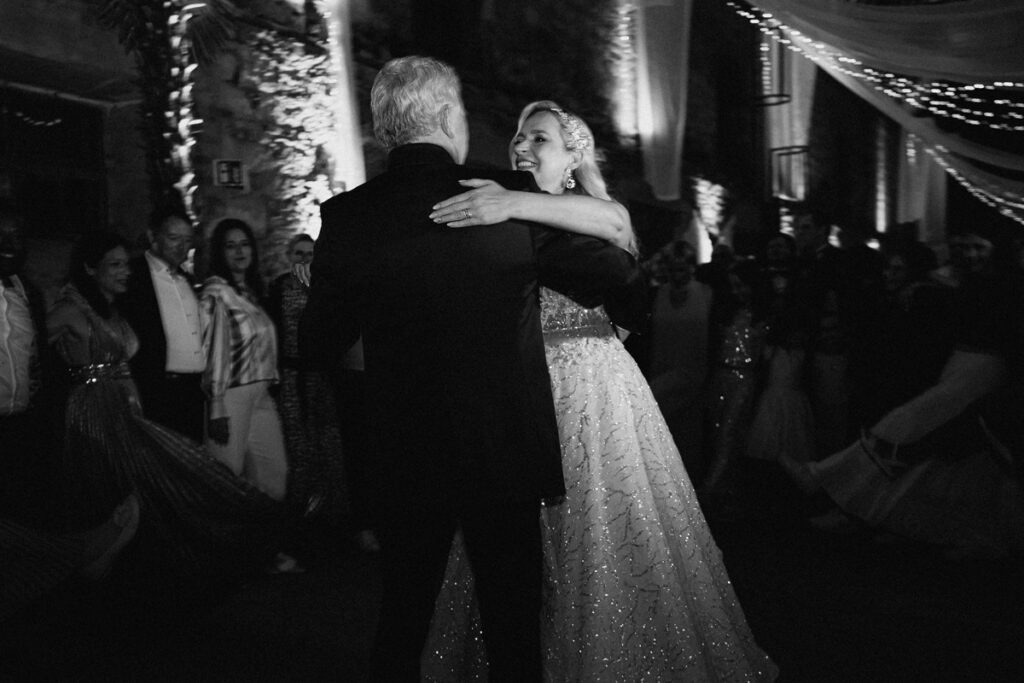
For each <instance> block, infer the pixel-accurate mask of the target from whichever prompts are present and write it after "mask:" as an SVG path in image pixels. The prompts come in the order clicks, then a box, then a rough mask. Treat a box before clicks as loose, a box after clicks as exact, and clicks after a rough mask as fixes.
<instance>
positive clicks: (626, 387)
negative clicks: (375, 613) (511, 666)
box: [423, 289, 777, 683]
mask: <svg viewBox="0 0 1024 683" xmlns="http://www.w3.org/2000/svg"><path fill="white" fill-rule="evenodd" d="M541 318H542V322H543V329H544V338H545V347H546V352H547V360H548V369H549V371H550V374H551V383H552V390H553V394H554V399H555V410H556V414H557V416H558V425H559V431H560V435H561V444H562V462H563V472H564V475H565V484H566V491H567V496H566V501H565V503H563V504H562V505H560V506H558V507H550V508H545V509H544V510H543V511H542V513H541V517H542V524H543V543H544V561H545V567H544V574H545V576H544V584H545V595H544V612H543V615H542V624H543V629H544V632H543V638H544V640H543V642H544V647H545V653H544V654H545V679H546V680H547V681H549V682H552V683H555V682H558V683H560V682H563V681H586V682H587V683H598V682H603V681H608V682H613V681H614V682H618V681H763V680H771V679H773V678H774V677H775V676H776V674H777V670H776V668H775V666H774V664H773V663H772V662H771V661H770V660H769V659H768V657H767V655H765V653H764V652H762V651H761V650H760V649H759V648H758V646H757V644H756V643H755V642H754V638H753V636H752V634H751V632H750V629H749V627H748V626H747V622H746V618H745V617H744V615H743V611H742V609H741V607H740V605H739V603H738V602H737V599H736V595H735V593H734V591H733V588H732V584H731V583H730V581H729V577H728V575H727V573H726V570H725V566H724V565H723V563H722V558H721V553H720V551H719V549H718V547H717V546H716V545H715V542H714V540H713V539H712V537H711V533H710V530H709V529H708V526H707V523H706V522H705V520H704V516H703V514H702V513H701V510H700V507H699V506H698V503H697V496H696V495H695V493H694V491H693V486H692V485H691V483H690V480H689V477H688V476H687V474H686V471H685V469H684V468H683V464H682V461H681V459H680V457H679V452H678V450H677V449H676V447H675V445H674V443H673V442H672V438H671V436H670V435H669V431H668V428H667V427H666V425H665V421H664V419H663V418H662V416H661V413H660V412H659V410H658V408H657V404H656V403H655V401H654V397H653V396H652V394H651V391H650V388H649V387H648V386H647V382H646V381H645V380H644V379H643V376H642V375H641V373H640V370H639V368H638V367H637V365H636V363H635V362H634V361H633V359H632V357H631V356H629V354H628V352H627V351H626V350H625V349H624V348H623V346H622V344H621V343H620V341H619V339H618V338H617V337H616V335H615V332H614V330H613V328H612V326H611V324H610V323H609V321H608V317H607V315H606V314H605V313H604V310H603V309H602V308H596V309H585V308H582V307H580V306H579V305H577V304H575V303H574V302H573V301H571V300H570V299H568V298H566V297H564V296H562V295H561V294H558V293H556V292H553V291H550V290H546V289H545V290H542V296H541ZM485 659H486V658H485V656H484V654H483V646H482V640H481V638H480V635H479V617H478V616H477V615H476V609H475V605H474V603H473V589H472V573H471V571H470V570H469V564H468V561H467V558H466V556H465V553H464V551H463V549H462V544H461V540H460V539H459V538H458V537H456V541H455V543H454V544H453V547H452V552H451V555H450V556H449V565H448V570H447V573H446V576H445V583H444V586H443V588H442V590H441V593H440V595H439V597H438V601H437V608H436V611H435V615H434V623H433V624H432V627H431V633H430V636H429V640H428V642H427V647H426V648H425V650H424V657H423V678H424V679H425V680H432V681H464V680H474V679H480V680H483V679H485V677H486V676H485V670H486V661H485Z"/></svg>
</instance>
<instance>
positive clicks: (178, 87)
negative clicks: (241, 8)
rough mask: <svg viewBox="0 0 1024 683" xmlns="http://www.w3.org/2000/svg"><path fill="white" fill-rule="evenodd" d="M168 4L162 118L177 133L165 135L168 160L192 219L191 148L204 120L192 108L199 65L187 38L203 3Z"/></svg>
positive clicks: (193, 213)
mask: <svg viewBox="0 0 1024 683" xmlns="http://www.w3.org/2000/svg"><path fill="white" fill-rule="evenodd" d="M168 7H172V8H174V7H177V9H172V11H171V12H170V13H169V14H168V16H167V28H168V33H169V34H170V39H171V40H170V45H171V55H172V59H173V62H174V65H173V66H172V67H171V80H172V83H173V86H174V87H173V88H172V90H171V93H170V96H169V97H168V109H167V111H165V112H164V118H165V119H166V120H167V123H168V125H169V127H170V129H171V130H172V131H175V132H176V133H177V135H174V134H173V133H171V134H165V136H166V137H168V138H169V139H170V140H171V160H172V162H173V164H174V167H175V169H176V170H177V172H178V173H179V174H180V175H179V177H178V181H177V182H176V183H174V187H175V189H177V190H178V193H179V194H180V195H181V198H182V201H183V203H184V205H185V210H186V211H187V212H188V214H189V216H191V217H192V218H193V219H195V207H194V201H193V200H194V197H195V192H196V188H197V187H198V185H197V178H196V174H195V173H194V172H193V164H192V149H193V148H194V147H195V144H196V135H197V134H198V133H199V131H201V130H202V125H203V120H202V119H201V118H197V117H196V116H195V113H194V109H193V99H192V84H191V81H192V75H193V74H194V73H195V69H196V67H197V66H198V65H197V64H196V61H195V58H194V57H193V54H192V43H191V41H190V40H189V38H188V35H187V32H186V31H187V29H188V22H189V19H191V17H192V15H193V14H195V13H197V12H199V11H201V10H203V9H205V8H206V3H205V2H194V3H189V4H184V5H183V3H182V2H181V1H180V0H176V1H175V2H173V3H169V4H168Z"/></svg>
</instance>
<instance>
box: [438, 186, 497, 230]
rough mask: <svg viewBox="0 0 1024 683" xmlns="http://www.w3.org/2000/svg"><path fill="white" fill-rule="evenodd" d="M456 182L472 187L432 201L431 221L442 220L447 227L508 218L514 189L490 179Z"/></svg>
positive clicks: (463, 226) (479, 223)
mask: <svg viewBox="0 0 1024 683" xmlns="http://www.w3.org/2000/svg"><path fill="white" fill-rule="evenodd" d="M459 184H460V185H462V186H463V187H472V188H474V189H472V190H470V191H469V192H463V193H462V194H457V195H455V196H454V197H449V198H448V199H446V200H444V201H443V202H438V203H437V204H435V205H434V206H433V209H434V210H433V212H432V213H431V214H430V219H431V220H432V221H434V222H435V223H446V224H447V225H448V227H449V228H468V227H469V226H471V225H494V224H495V223H504V222H505V221H507V220H508V219H509V218H511V217H512V202H513V201H514V197H515V193H514V192H511V191H509V190H506V189H505V188H504V187H502V186H501V185H499V184H498V183H496V182H494V181H493V180H482V179H480V178H470V179H469V180H460V181H459Z"/></svg>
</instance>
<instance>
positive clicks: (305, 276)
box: [292, 263, 309, 287]
mask: <svg viewBox="0 0 1024 683" xmlns="http://www.w3.org/2000/svg"><path fill="white" fill-rule="evenodd" d="M292 275H294V276H295V279H296V280H298V281H299V282H300V283H302V285H303V286H305V287H309V264H308V263H295V264H293V265H292Z"/></svg>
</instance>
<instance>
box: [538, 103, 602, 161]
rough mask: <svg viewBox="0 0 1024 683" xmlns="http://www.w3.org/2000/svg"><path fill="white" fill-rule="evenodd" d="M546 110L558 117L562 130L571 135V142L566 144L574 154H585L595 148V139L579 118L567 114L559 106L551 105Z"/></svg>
mask: <svg viewBox="0 0 1024 683" xmlns="http://www.w3.org/2000/svg"><path fill="white" fill-rule="evenodd" d="M545 108H546V109H548V110H550V111H551V112H552V113H553V114H554V115H555V116H557V117H558V122H559V123H560V124H561V126H562V129H563V130H565V132H566V133H568V134H569V141H568V142H566V143H565V146H566V147H567V148H569V149H570V150H572V151H574V152H575V151H580V152H583V151H586V150H588V149H590V148H591V147H593V146H594V139H593V138H592V137H590V133H589V132H588V131H587V128H586V126H584V125H583V121H581V120H580V118H579V117H578V116H574V115H573V114H570V113H568V112H566V111H565V110H564V109H562V108H561V107H559V106H558V105H557V104H549V105H548V106H547V107H545Z"/></svg>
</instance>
